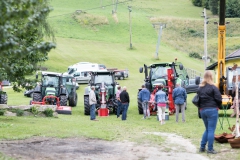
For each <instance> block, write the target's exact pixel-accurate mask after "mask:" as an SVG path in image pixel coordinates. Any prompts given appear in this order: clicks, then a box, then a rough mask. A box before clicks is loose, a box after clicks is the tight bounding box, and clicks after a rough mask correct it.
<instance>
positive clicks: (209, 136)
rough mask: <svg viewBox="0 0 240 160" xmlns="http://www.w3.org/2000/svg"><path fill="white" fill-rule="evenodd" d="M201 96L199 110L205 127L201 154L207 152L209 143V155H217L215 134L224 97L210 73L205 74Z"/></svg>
mask: <svg viewBox="0 0 240 160" xmlns="http://www.w3.org/2000/svg"><path fill="white" fill-rule="evenodd" d="M197 94H198V95H199V100H200V101H199V110H200V114H201V117H202V120H203V123H204V126H205V131H204V133H203V135H202V140H201V144H200V149H199V152H205V150H206V149H205V146H206V144H207V143H208V150H207V153H210V154H216V153H217V152H216V151H215V150H214V149H213V142H214V132H215V129H216V126H217V121H218V108H219V106H221V105H222V96H221V93H220V91H219V89H218V88H217V87H216V86H215V85H214V83H213V75H212V73H211V72H210V71H206V72H205V73H204V79H203V81H202V82H201V83H200V85H199V89H198V91H197Z"/></svg>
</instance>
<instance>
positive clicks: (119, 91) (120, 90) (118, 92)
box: [116, 86, 122, 118]
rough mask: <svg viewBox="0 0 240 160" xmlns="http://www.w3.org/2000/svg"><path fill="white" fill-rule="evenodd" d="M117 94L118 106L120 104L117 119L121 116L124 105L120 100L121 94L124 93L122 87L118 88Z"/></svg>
mask: <svg viewBox="0 0 240 160" xmlns="http://www.w3.org/2000/svg"><path fill="white" fill-rule="evenodd" d="M117 89H118V90H117V93H116V98H117V104H118V108H117V118H118V117H119V116H120V112H121V110H122V108H121V107H122V103H121V100H120V93H121V92H122V89H121V86H118V87H117Z"/></svg>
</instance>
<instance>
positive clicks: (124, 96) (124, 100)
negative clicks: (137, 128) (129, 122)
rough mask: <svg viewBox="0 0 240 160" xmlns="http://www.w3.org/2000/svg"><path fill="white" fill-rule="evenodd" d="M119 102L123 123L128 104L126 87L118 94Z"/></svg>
mask: <svg viewBox="0 0 240 160" xmlns="http://www.w3.org/2000/svg"><path fill="white" fill-rule="evenodd" d="M120 100H121V103H122V120H123V121H125V120H126V119H127V111H128V107H129V103H130V99H129V95H128V92H127V87H126V86H124V87H123V91H122V92H121V93H120Z"/></svg>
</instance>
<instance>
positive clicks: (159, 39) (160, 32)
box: [155, 25, 163, 59]
mask: <svg viewBox="0 0 240 160" xmlns="http://www.w3.org/2000/svg"><path fill="white" fill-rule="evenodd" d="M162 28H163V26H162V25H160V28H159V33H158V42H157V47H156V57H155V58H156V59H158V51H159V46H160V41H161V35H162Z"/></svg>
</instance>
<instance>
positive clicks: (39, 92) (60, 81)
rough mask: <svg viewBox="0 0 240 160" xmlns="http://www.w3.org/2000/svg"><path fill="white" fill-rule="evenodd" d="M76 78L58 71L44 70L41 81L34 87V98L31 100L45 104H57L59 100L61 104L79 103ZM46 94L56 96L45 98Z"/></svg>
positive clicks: (72, 104) (74, 104) (71, 104)
mask: <svg viewBox="0 0 240 160" xmlns="http://www.w3.org/2000/svg"><path fill="white" fill-rule="evenodd" d="M36 78H37V79H38V75H36ZM75 83H76V80H75V78H74V77H73V76H71V75H62V73H56V72H42V75H41V83H40V84H39V85H37V87H36V88H35V89H34V93H33V98H32V101H31V102H30V103H31V104H32V102H42V101H45V102H44V104H51V105H55V104H56V103H57V101H58V100H59V102H60V106H67V102H69V106H72V107H74V106H76V105H77V99H78V96H77V93H76V84H75ZM46 96H55V97H57V99H56V98H49V97H48V98H45V97H46Z"/></svg>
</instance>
